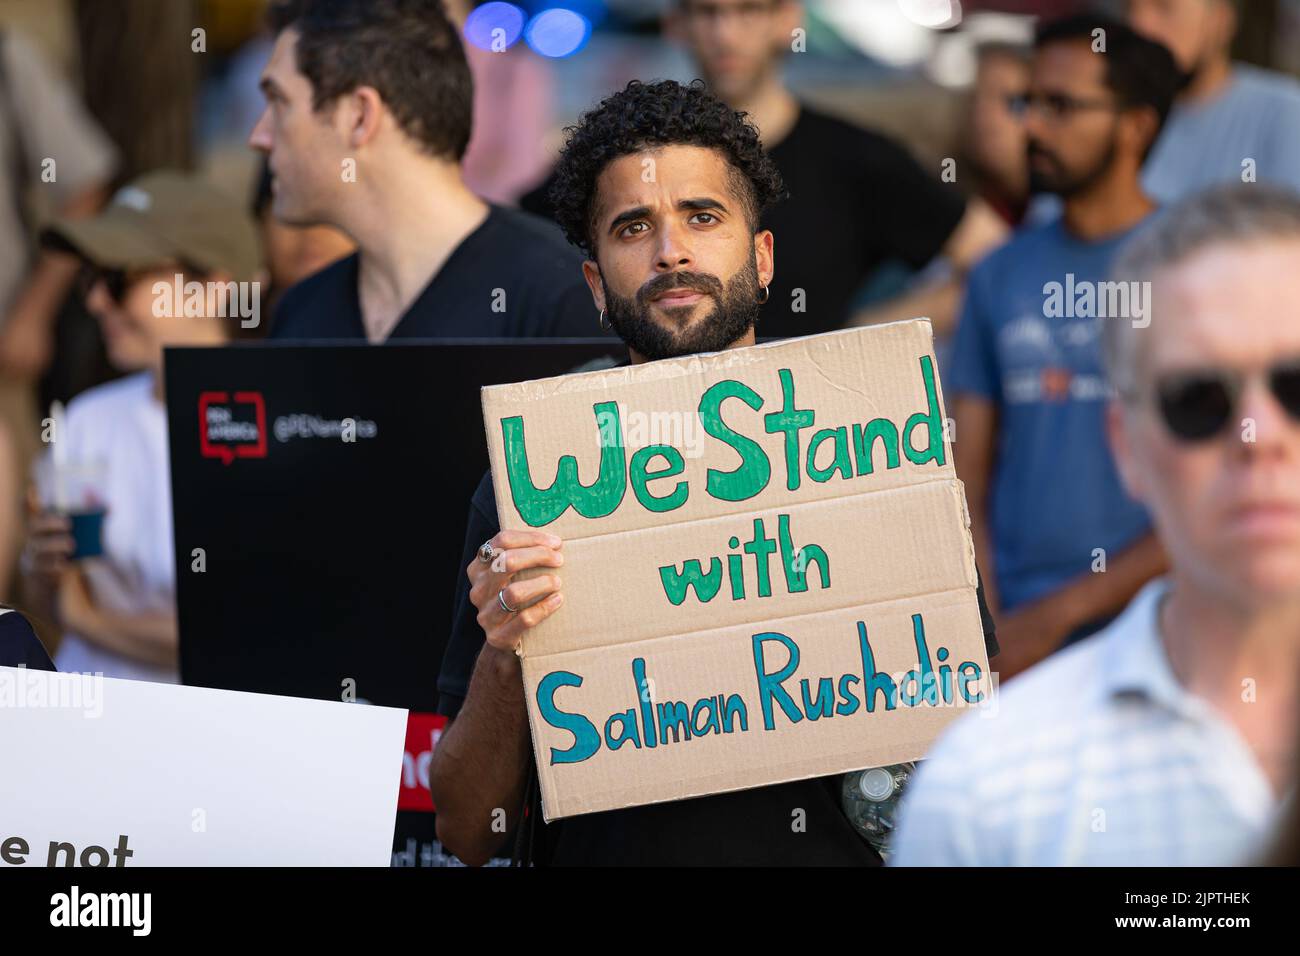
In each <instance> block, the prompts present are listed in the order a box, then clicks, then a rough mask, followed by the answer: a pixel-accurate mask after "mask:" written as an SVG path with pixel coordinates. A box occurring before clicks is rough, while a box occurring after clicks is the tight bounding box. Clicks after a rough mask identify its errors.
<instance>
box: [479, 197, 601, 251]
mask: <svg viewBox="0 0 1300 956" xmlns="http://www.w3.org/2000/svg"><path fill="white" fill-rule="evenodd" d="M490 216H491V221H492V226H493V228H494V230H495V231H496V233H497V235H500V236H506V237H508V238H509V239H510V240H511V243H512V245H514V244H515V243H516V242H518V241H519V240H523V242H522V243H520V244H519V245H518V251H519V253H520V254H522V255H525V256H529V255H532V256H538V257H542V256H545V257H548V258H553V257H556V256H558V257H560V258H562V259H566V260H576V261H578V262H581V261H582V256H581V254H580V253H579V252H578V250H577V249H575V248H574V247H573V246H572V245H570V244H569V242H568V240H566V239H565V238H564V233H563V232H561V231H560V227H559V226H557V225H556V224H555V223H554V222H552V221H551V220H549V219H544V218H542V217H541V216H535V215H533V214H532V213H531V212H525V211H524V210H522V209H513V208H511V207H509V206H496V205H494V206H492V211H491V213H490Z"/></svg>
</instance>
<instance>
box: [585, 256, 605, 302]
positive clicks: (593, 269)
mask: <svg viewBox="0 0 1300 956" xmlns="http://www.w3.org/2000/svg"><path fill="white" fill-rule="evenodd" d="M582 277H583V278H584V279H586V280H587V288H588V289H590V290H591V300H592V301H593V302H595V303H596V308H597V309H598V310H600V311H602V312H603V311H604V310H605V286H604V285H603V284H602V283H601V281H600V266H598V265H597V264H596V260H595V259H588V260H586V261H585V262H583V264H582Z"/></svg>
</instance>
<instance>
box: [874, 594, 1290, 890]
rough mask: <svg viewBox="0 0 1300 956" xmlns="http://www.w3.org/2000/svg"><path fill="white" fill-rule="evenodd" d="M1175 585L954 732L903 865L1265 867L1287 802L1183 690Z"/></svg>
mask: <svg viewBox="0 0 1300 956" xmlns="http://www.w3.org/2000/svg"><path fill="white" fill-rule="evenodd" d="M1167 587H1168V584H1167V582H1166V581H1165V580H1163V579H1157V580H1155V581H1152V582H1150V583H1149V584H1148V585H1147V586H1146V587H1145V588H1144V589H1143V590H1142V591H1141V592H1140V593H1139V594H1138V595H1137V597H1135V598H1134V599H1133V601H1132V603H1131V604H1130V605H1129V606H1128V608H1127V609H1126V610H1125V611H1124V612H1123V614H1121V615H1120V617H1118V618H1117V619H1116V620H1115V621H1114V623H1112V624H1111V625H1110V626H1109V627H1108V628H1106V629H1105V630H1104V631H1102V632H1100V633H1099V634H1096V635H1094V636H1093V637H1091V638H1089V639H1087V640H1085V641H1082V642H1080V643H1079V644H1076V645H1073V646H1071V647H1069V648H1067V649H1065V650H1063V651H1061V652H1059V653H1058V654H1056V655H1055V656H1053V657H1051V658H1049V659H1048V660H1047V661H1045V662H1043V663H1042V664H1040V665H1038V666H1037V667H1034V668H1032V669H1031V670H1030V671H1028V672H1026V673H1025V674H1024V675H1022V676H1020V677H1018V678H1017V679H1016V680H1015V682H1014V683H1012V684H1011V685H1009V686H1008V687H1007V688H1006V690H1005V691H1002V692H1001V693H1000V694H999V695H998V696H997V698H996V705H994V706H990V707H989V708H988V709H987V710H983V711H979V712H976V713H973V714H970V715H967V716H965V717H962V718H960V719H959V720H957V721H956V722H954V724H953V725H952V726H951V727H949V728H948V730H946V731H945V732H944V734H943V735H942V736H941V737H940V738H939V740H938V742H937V743H936V744H935V746H934V747H933V748H932V749H931V751H930V753H929V754H928V755H927V759H926V760H925V761H924V762H923V763H921V764H920V766H919V767H918V770H917V773H916V775H915V776H914V777H913V778H912V780H911V782H910V785H909V787H908V790H907V792H906V794H905V796H904V800H903V805H902V808H901V818H900V822H899V831H898V833H897V835H896V838H895V841H894V850H893V853H892V854H891V857H890V863H891V864H892V865H896V866H1091V865H1109V866H1215V865H1230V864H1234V863H1249V862H1251V861H1253V860H1254V859H1256V858H1257V857H1258V855H1259V853H1260V852H1261V850H1262V849H1263V847H1262V842H1261V841H1262V840H1263V839H1264V838H1265V837H1267V836H1268V835H1269V832H1270V830H1271V828H1272V825H1273V824H1274V823H1275V822H1276V819H1277V816H1278V814H1279V813H1280V810H1281V801H1279V800H1277V798H1276V797H1275V796H1274V794H1273V791H1272V788H1271V786H1270V784H1269V781H1268V779H1267V777H1266V776H1265V775H1264V772H1263V770H1262V769H1261V767H1260V766H1259V763H1258V762H1257V761H1256V759H1255V756H1254V753H1253V752H1252V751H1251V750H1250V748H1249V746H1248V745H1247V744H1246V742H1245V741H1244V740H1243V739H1242V738H1241V736H1240V735H1239V734H1238V733H1237V731H1236V729H1235V728H1234V727H1233V726H1232V725H1231V724H1230V723H1229V722H1228V721H1227V720H1225V719H1224V718H1223V717H1221V716H1220V715H1219V714H1218V713H1217V712H1216V711H1214V709H1213V708H1212V707H1211V706H1210V705H1209V704H1208V703H1206V702H1205V701H1204V700H1202V699H1201V698H1199V697H1197V696H1195V695H1193V694H1191V693H1189V692H1188V691H1186V690H1185V689H1183V687H1182V686H1181V685H1180V684H1179V683H1178V681H1177V679H1176V678H1175V677H1174V674H1173V671H1172V670H1171V669H1170V666H1169V659H1168V657H1167V655H1166V654H1165V650H1164V645H1163V643H1162V642H1161V640H1160V636H1159V634H1160V632H1159V627H1158V624H1157V612H1158V609H1159V606H1160V602H1161V599H1162V598H1163V596H1164V594H1165V592H1166V590H1167ZM1289 799H1294V794H1292V796H1291V797H1290V798H1289Z"/></svg>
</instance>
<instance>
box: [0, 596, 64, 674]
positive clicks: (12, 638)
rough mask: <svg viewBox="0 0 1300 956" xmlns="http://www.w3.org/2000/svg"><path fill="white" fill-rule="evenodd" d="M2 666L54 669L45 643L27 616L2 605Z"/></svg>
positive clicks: (0, 641) (0, 637)
mask: <svg viewBox="0 0 1300 956" xmlns="http://www.w3.org/2000/svg"><path fill="white" fill-rule="evenodd" d="M0 667H29V668H31V669H32V670H37V671H52V670H54V664H53V663H52V662H51V661H50V655H49V654H47V653H46V652H45V645H43V644H42V643H41V642H40V639H39V638H37V636H36V632H35V631H33V630H32V626H31V625H30V624H29V623H27V618H25V617H23V616H22V615H21V614H19V613H18V612H17V611H13V610H10V609H9V608H6V607H0Z"/></svg>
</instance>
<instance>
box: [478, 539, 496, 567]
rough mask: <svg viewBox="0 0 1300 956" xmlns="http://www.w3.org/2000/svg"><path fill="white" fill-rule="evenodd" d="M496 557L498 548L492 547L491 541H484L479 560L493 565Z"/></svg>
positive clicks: (479, 552) (479, 550) (480, 547)
mask: <svg viewBox="0 0 1300 956" xmlns="http://www.w3.org/2000/svg"><path fill="white" fill-rule="evenodd" d="M496 556H497V550H496V548H494V547H492V542H491V541H484V542H483V543H482V544H481V545H479V549H478V559H479V560H480V561H482V562H483V563H484V564H491V563H492V559H493V558H495V557H496Z"/></svg>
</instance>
